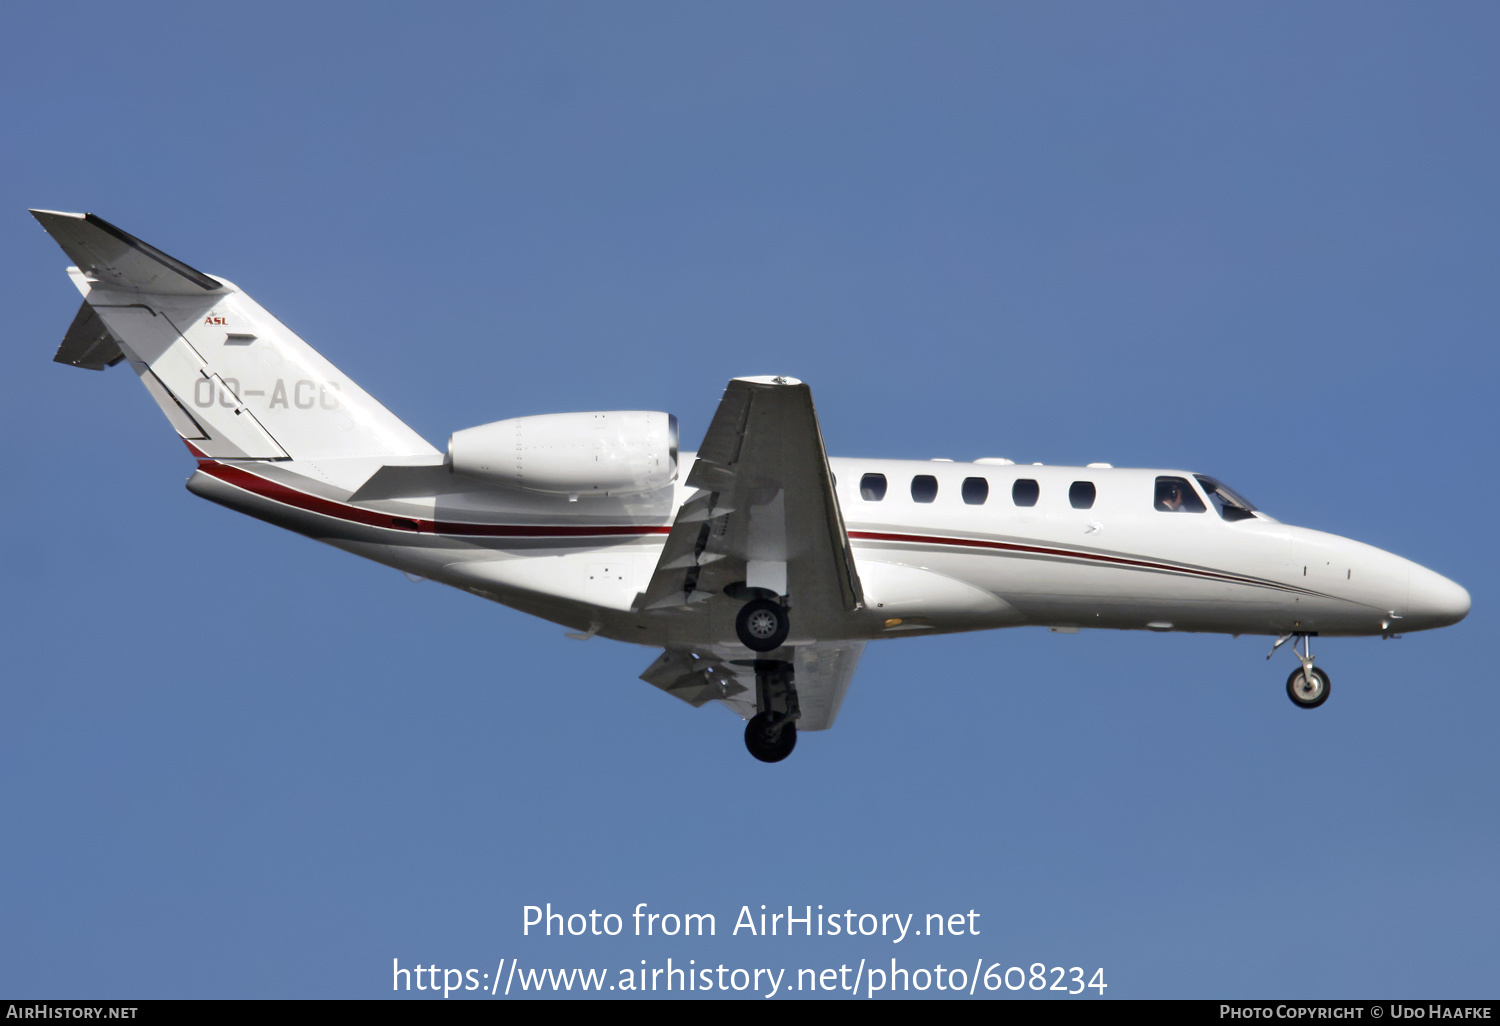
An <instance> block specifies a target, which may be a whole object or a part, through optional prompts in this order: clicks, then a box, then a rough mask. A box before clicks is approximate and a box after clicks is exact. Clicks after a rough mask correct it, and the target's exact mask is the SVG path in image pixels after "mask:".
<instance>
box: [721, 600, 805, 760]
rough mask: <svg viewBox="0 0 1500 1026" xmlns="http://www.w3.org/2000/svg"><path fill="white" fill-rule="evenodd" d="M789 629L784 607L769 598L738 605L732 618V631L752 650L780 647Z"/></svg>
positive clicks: (770, 649) (771, 649)
mask: <svg viewBox="0 0 1500 1026" xmlns="http://www.w3.org/2000/svg"><path fill="white" fill-rule="evenodd" d="M790 630H791V623H790V622H789V621H788V620H787V618H786V607H785V606H782V605H780V604H778V603H775V602H772V601H771V600H770V599H763V598H762V599H751V600H750V601H749V602H746V603H745V604H744V605H743V606H741V607H740V615H739V616H737V617H735V619H734V632H735V634H737V635H739V639H740V644H741V645H744V646H745V647H746V648H748V649H749V650H750V651H752V652H770V651H773V650H774V649H778V648H780V647H781V644H782V642H784V641H786V636H787V632H788V631H790ZM787 751H791V749H790V748H788V749H787Z"/></svg>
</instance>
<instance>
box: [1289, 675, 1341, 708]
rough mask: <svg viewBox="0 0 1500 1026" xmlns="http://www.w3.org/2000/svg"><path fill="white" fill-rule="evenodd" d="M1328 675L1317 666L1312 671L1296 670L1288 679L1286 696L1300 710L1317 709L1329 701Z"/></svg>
mask: <svg viewBox="0 0 1500 1026" xmlns="http://www.w3.org/2000/svg"><path fill="white" fill-rule="evenodd" d="M1331 687H1332V685H1331V684H1329V683H1328V674H1326V673H1324V672H1323V671H1322V670H1320V669H1318V668H1317V667H1316V666H1315V667H1313V668H1312V669H1310V670H1302V669H1296V670H1293V671H1292V675H1291V676H1290V677H1288V678H1287V679H1286V696H1287V697H1288V698H1290V699H1291V700H1292V702H1293V704H1295V705H1296V706H1297V707H1298V708H1300V709H1316V708H1317V707H1318V706H1320V705H1322V704H1323V703H1324V702H1326V701H1328V692H1329V689H1330V688H1331Z"/></svg>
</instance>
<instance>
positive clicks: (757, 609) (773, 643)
mask: <svg viewBox="0 0 1500 1026" xmlns="http://www.w3.org/2000/svg"><path fill="white" fill-rule="evenodd" d="M791 629H792V627H791V622H790V621H789V620H787V616H786V606H783V605H782V604H781V603H780V602H776V601H773V600H772V599H768V598H757V599H751V600H750V601H749V602H746V603H745V604H744V605H743V606H741V607H740V614H739V616H737V617H735V618H734V632H735V634H737V635H739V639H740V644H741V645H744V646H745V647H746V648H748V649H749V650H750V651H752V652H771V651H774V650H776V649H778V648H780V647H781V646H782V643H783V642H785V641H786V636H787V634H788V632H790V631H791Z"/></svg>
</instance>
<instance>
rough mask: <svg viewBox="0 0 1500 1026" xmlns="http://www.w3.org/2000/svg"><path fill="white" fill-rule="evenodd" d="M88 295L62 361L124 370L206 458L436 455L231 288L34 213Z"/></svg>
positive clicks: (144, 249) (108, 231)
mask: <svg viewBox="0 0 1500 1026" xmlns="http://www.w3.org/2000/svg"><path fill="white" fill-rule="evenodd" d="M32 214H33V215H34V216H35V217H36V219H37V220H38V221H39V222H40V223H41V225H42V227H43V228H45V229H46V230H47V232H48V233H49V234H50V235H51V236H52V237H53V239H55V240H56V241H57V243H58V245H60V246H61V247H62V248H63V251H64V252H65V253H67V255H68V256H69V257H70V258H71V259H72V260H73V261H74V263H75V264H76V266H75V267H70V268H69V269H68V273H69V275H70V277H72V279H73V283H74V285H76V286H77V288H78V290H79V292H81V293H82V294H83V297H84V305H83V308H82V309H80V310H79V312H78V316H77V317H76V318H74V321H73V327H72V328H70V329H69V331H68V335H67V337H66V338H65V339H64V341H63V345H62V347H61V348H60V349H59V350H58V354H57V356H56V357H55V359H56V360H57V361H58V362H60V363H68V364H70V365H72V366H77V367H88V368H90V369H95V370H102V369H104V368H105V367H107V366H111V365H113V364H114V363H117V362H119V361H120V360H121V359H125V360H128V361H129V362H130V365H131V367H132V369H134V370H135V372H136V374H137V375H138V376H139V377H140V379H141V382H142V383H143V384H144V385H145V386H146V390H147V391H148V392H150V393H151V396H152V398H153V399H155V400H156V402H157V405H158V406H160V407H161V409H162V412H163V413H165V414H166V416H167V419H168V420H169V421H170V422H171V424H172V427H173V428H174V429H176V431H177V433H178V434H179V435H181V436H182V438H183V439H184V440H185V441H187V442H189V443H191V445H192V447H193V448H194V449H195V450H196V451H199V452H201V453H202V454H203V455H205V456H211V457H214V458H220V459H287V458H291V459H299V460H320V459H338V458H345V457H366V456H379V457H383V458H390V457H396V458H401V457H414V456H436V455H438V453H437V450H436V449H434V448H433V447H432V446H431V445H429V444H428V443H427V442H426V440H424V439H423V438H422V437H421V436H420V435H418V434H417V433H416V432H414V431H413V430H412V429H411V428H409V427H407V426H406V424H404V423H403V422H402V421H401V420H400V419H399V418H397V417H396V416H395V415H394V414H392V413H391V412H390V411H389V410H387V409H386V408H385V407H384V406H382V405H381V404H380V403H379V402H377V401H376V400H375V399H374V398H372V397H371V396H370V395H369V394H368V393H366V392H365V391H364V390H363V389H362V388H360V387H359V386H358V385H357V384H355V383H354V382H353V381H351V380H350V379H349V378H347V377H345V376H344V375H343V374H342V373H341V372H340V371H339V369H338V368H337V367H335V366H333V364H331V363H329V362H328V361H327V360H325V359H324V358H323V357H322V356H320V355H319V354H318V353H317V352H316V351H315V350H314V349H313V348H312V347H311V346H309V345H308V344H307V343H306V342H304V341H303V340H302V339H301V338H299V337H298V336H297V334H296V333H295V332H293V331H291V330H290V329H289V328H287V327H286V325H284V324H282V323H281V322H280V321H278V320H277V319H276V318H275V317H273V316H271V314H269V313H268V312H266V310H265V308H264V307H262V306H261V305H260V304H259V303H257V302H255V300H253V299H251V298H250V297H249V296H247V295H246V294H245V293H243V292H241V291H240V290H239V289H238V288H236V287H235V286H234V284H233V283H231V282H228V281H225V280H224V279H222V278H216V277H213V276H210V275H207V274H204V273H203V272H201V271H198V270H196V269H195V268H193V267H190V266H188V265H187V264H185V263H183V262H182V261H180V260H177V259H175V258H174V257H171V256H168V255H167V254H165V253H163V252H161V251H160V250H158V249H156V248H155V247H153V246H150V245H147V244H146V243H144V242H142V241H141V240H139V239H137V238H135V237H134V236H133V235H130V234H128V233H127V232H124V231H122V230H121V229H119V228H116V227H115V226H114V225H112V224H110V223H109V222H107V221H104V220H102V219H101V218H98V217H95V216H94V215H93V214H67V213H60V212H57V211H49V210H33V211H32Z"/></svg>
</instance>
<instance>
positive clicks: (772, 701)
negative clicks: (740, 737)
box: [745, 659, 802, 762]
mask: <svg viewBox="0 0 1500 1026" xmlns="http://www.w3.org/2000/svg"><path fill="white" fill-rule="evenodd" d="M792 672H793V669H792V664H791V663H788V662H783V661H782V660H780V659H757V660H755V707H756V709H757V710H758V712H756V714H755V715H754V716H752V717H751V718H750V722H749V723H747V724H745V747H746V748H748V749H750V754H751V755H753V756H755V757H756V758H757V759H759V760H760V761H761V762H780V761H781V760H782V759H785V758H786V757H787V756H788V755H791V754H792V749H793V748H796V747H797V717H799V716H801V715H802V710H801V708H800V707H799V706H798V705H797V685H796V684H794V683H793V681H792Z"/></svg>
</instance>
